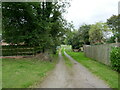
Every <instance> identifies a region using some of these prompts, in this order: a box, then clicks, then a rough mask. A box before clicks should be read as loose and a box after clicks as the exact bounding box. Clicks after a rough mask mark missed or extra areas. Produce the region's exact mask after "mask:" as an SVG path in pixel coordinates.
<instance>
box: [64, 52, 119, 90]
mask: <svg viewBox="0 0 120 90" xmlns="http://www.w3.org/2000/svg"><path fill="white" fill-rule="evenodd" d="M66 52H67V54H69V55H70V56H71V57H72V58H74V59H75V60H76V61H78V62H79V63H81V64H82V65H84V66H85V67H87V68H88V69H89V70H90V71H91V72H92V73H94V74H95V75H97V76H98V77H99V78H101V79H103V80H105V81H106V83H107V84H108V85H109V86H110V87H111V88H118V73H117V72H116V71H113V70H112V69H111V68H110V67H108V66H106V65H104V64H101V63H99V62H97V61H95V60H91V59H90V58H87V57H85V56H84V53H82V52H72V51H66Z"/></svg>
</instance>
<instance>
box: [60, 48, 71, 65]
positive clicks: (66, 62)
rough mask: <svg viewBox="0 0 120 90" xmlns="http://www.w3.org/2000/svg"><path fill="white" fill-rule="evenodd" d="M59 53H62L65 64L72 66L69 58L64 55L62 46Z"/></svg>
mask: <svg viewBox="0 0 120 90" xmlns="http://www.w3.org/2000/svg"><path fill="white" fill-rule="evenodd" d="M61 53H62V56H63V58H64V60H65V64H66V66H68V67H72V66H73V64H72V62H71V61H70V60H69V58H67V57H66V56H65V54H64V49H63V48H62V50H61Z"/></svg>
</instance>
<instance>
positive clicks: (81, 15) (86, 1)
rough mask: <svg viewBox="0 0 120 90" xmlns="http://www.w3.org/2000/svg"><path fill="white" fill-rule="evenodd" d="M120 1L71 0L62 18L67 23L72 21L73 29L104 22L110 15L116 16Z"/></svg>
mask: <svg viewBox="0 0 120 90" xmlns="http://www.w3.org/2000/svg"><path fill="white" fill-rule="evenodd" d="M119 1H120V0H72V1H71V2H70V3H71V6H70V7H69V8H67V9H66V10H67V12H68V13H66V14H65V15H64V17H65V18H66V20H67V21H68V22H71V21H73V25H74V27H75V29H78V28H79V27H80V26H81V25H82V24H94V23H96V22H99V21H102V22H106V20H107V19H108V18H110V17H111V16H112V15H118V2H119Z"/></svg>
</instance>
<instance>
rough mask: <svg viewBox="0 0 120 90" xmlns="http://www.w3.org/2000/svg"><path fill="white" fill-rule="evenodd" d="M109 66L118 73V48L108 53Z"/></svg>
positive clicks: (119, 48) (119, 68)
mask: <svg viewBox="0 0 120 90" xmlns="http://www.w3.org/2000/svg"><path fill="white" fill-rule="evenodd" d="M110 60H111V66H112V68H113V69H114V70H116V71H118V72H120V47H113V48H112V50H111V53H110Z"/></svg>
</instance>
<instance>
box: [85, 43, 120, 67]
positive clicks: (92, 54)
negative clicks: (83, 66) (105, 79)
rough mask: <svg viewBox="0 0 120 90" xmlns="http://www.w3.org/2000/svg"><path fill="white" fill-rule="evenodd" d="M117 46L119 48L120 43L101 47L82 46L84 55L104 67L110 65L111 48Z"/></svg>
mask: <svg viewBox="0 0 120 90" xmlns="http://www.w3.org/2000/svg"><path fill="white" fill-rule="evenodd" d="M117 46H120V43H112V44H102V45H84V53H85V55H86V56H87V57H89V58H92V59H95V60H97V61H99V62H101V63H104V64H106V65H110V51H111V48H112V47H117Z"/></svg>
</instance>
